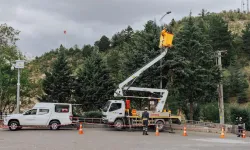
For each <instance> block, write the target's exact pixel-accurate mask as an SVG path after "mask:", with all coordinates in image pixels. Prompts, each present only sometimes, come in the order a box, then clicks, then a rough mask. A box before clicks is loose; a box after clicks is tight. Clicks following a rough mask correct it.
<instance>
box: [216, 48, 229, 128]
mask: <svg viewBox="0 0 250 150" xmlns="http://www.w3.org/2000/svg"><path fill="white" fill-rule="evenodd" d="M225 52H227V51H226V50H222V51H217V54H218V55H217V57H218V58H217V65H218V66H219V69H220V71H222V63H221V56H222V55H221V53H225ZM218 93H219V115H220V124H222V125H223V124H225V117H224V100H223V84H222V83H221V82H220V83H219V85H218Z"/></svg>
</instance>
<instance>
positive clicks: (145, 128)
mask: <svg viewBox="0 0 250 150" xmlns="http://www.w3.org/2000/svg"><path fill="white" fill-rule="evenodd" d="M147 110H148V107H145V110H144V112H143V113H142V122H143V134H142V135H148V120H149V113H148V111H147Z"/></svg>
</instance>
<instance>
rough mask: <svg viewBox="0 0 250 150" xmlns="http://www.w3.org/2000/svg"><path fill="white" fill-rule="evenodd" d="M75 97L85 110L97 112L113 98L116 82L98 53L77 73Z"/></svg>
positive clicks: (87, 60)
mask: <svg viewBox="0 0 250 150" xmlns="http://www.w3.org/2000/svg"><path fill="white" fill-rule="evenodd" d="M75 84H76V85H75V92H74V97H75V99H76V102H77V103H80V104H82V106H83V108H84V110H97V109H99V108H101V107H102V106H103V104H104V103H105V102H106V101H107V100H108V99H110V98H112V97H113V93H114V89H115V87H114V80H113V79H112V78H111V76H110V71H109V69H108V67H107V64H106V62H105V61H104V60H103V58H102V57H101V55H100V54H99V53H97V52H94V53H92V54H91V56H90V57H88V58H87V59H86V60H85V63H84V65H83V66H82V68H81V69H80V70H79V72H78V73H77V79H76V82H75Z"/></svg>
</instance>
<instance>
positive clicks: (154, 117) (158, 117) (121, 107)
mask: <svg viewBox="0 0 250 150" xmlns="http://www.w3.org/2000/svg"><path fill="white" fill-rule="evenodd" d="M172 40H173V34H171V33H168V32H166V29H163V30H162V32H161V37H160V45H159V47H160V48H162V49H163V51H162V53H161V54H160V55H159V56H157V57H156V58H154V59H153V60H152V61H150V62H149V63H148V64H146V65H145V66H143V67H142V68H141V69H139V70H138V71H136V72H135V73H134V74H132V75H131V76H130V77H128V78H127V79H126V80H125V81H123V82H122V83H120V84H119V87H118V89H117V90H116V91H115V93H114V97H123V98H142V99H151V100H156V101H158V103H157V105H156V109H155V110H149V111H148V112H149V118H150V119H149V126H156V125H157V126H158V129H159V131H163V130H164V126H165V124H167V123H168V122H169V121H170V120H173V119H174V120H177V122H179V123H180V121H181V117H180V116H173V115H171V111H166V110H164V105H165V103H166V99H167V96H168V90H167V89H155V88H142V87H131V86H130V85H129V86H128V84H129V83H130V82H132V83H133V82H134V80H135V79H136V78H137V77H139V76H140V75H141V74H142V73H143V72H144V71H145V70H147V69H148V68H149V67H151V66H153V65H154V64H155V63H156V62H158V61H160V60H161V59H162V58H163V57H164V56H165V55H166V54H167V52H168V48H169V47H171V46H172ZM125 91H139V92H149V93H152V94H156V95H157V94H158V95H160V96H159V97H139V96H128V95H125ZM130 110H131V111H130ZM142 113H143V111H139V110H138V111H137V110H136V109H131V108H130V100H126V101H125V100H122V99H121V100H108V101H107V103H106V104H105V106H104V107H103V109H102V114H103V117H102V120H103V122H104V123H107V124H109V125H111V126H113V127H115V128H116V129H118V130H121V129H124V128H128V127H129V128H132V127H140V126H142V120H141V116H142Z"/></svg>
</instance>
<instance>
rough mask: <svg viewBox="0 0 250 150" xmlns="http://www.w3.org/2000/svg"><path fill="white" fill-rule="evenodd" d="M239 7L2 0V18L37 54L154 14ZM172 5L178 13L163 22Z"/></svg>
mask: <svg viewBox="0 0 250 150" xmlns="http://www.w3.org/2000/svg"><path fill="white" fill-rule="evenodd" d="M245 1H246V0H245ZM237 8H241V0H0V24H3V23H7V25H9V26H12V27H13V28H15V29H16V30H19V31H21V32H20V35H19V38H20V40H19V41H18V42H17V46H18V48H19V49H20V50H21V51H22V52H23V53H24V54H26V55H28V57H35V56H41V55H42V54H44V53H45V52H49V51H50V50H51V49H56V48H58V47H59V46H60V44H62V45H64V46H66V47H67V48H69V47H72V46H74V45H75V44H77V45H78V46H79V47H80V48H81V47H83V45H84V44H91V45H93V44H94V42H95V41H97V40H99V39H100V37H101V36H102V35H106V36H107V37H109V38H111V37H112V35H113V34H114V33H117V32H119V31H121V30H122V29H125V28H126V27H127V26H128V25H130V26H131V27H132V28H133V29H134V30H139V29H143V26H144V24H145V23H146V21H148V20H154V19H155V20H156V21H157V23H158V24H159V25H160V24H161V23H168V22H169V21H170V20H171V19H172V18H174V19H175V20H179V19H181V18H182V17H184V16H187V15H188V14H189V12H190V11H192V14H193V15H197V14H198V13H199V12H200V11H201V9H206V10H208V11H209V12H221V11H222V10H230V9H237ZM167 11H171V12H172V13H171V14H169V15H167V16H166V17H165V18H164V19H163V20H162V22H159V19H160V18H161V17H162V16H163V15H164V14H165V13H166V12H167ZM64 30H66V32H67V33H66V34H64Z"/></svg>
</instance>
